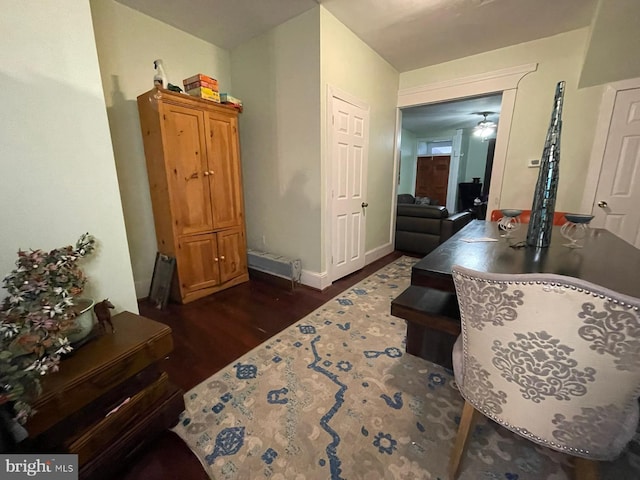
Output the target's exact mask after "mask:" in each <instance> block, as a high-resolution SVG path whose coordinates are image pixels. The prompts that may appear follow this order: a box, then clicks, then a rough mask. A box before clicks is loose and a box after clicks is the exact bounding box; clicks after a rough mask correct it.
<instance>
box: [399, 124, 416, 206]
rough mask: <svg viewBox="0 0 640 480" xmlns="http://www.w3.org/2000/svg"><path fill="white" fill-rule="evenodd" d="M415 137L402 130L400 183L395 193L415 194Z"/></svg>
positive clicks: (409, 132)
mask: <svg viewBox="0 0 640 480" xmlns="http://www.w3.org/2000/svg"><path fill="white" fill-rule="evenodd" d="M416 149H417V143H416V136H415V135H414V134H413V133H412V132H411V131H409V130H407V129H405V128H403V129H402V134H401V136H400V183H399V184H398V191H397V193H410V194H411V195H414V194H415V191H416V183H415V171H416Z"/></svg>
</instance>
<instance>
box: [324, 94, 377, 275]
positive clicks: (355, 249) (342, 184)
mask: <svg viewBox="0 0 640 480" xmlns="http://www.w3.org/2000/svg"><path fill="white" fill-rule="evenodd" d="M331 103H332V126H331V139H332V140H331V164H332V172H331V180H332V188H331V205H332V216H331V218H332V221H331V224H332V225H331V228H332V249H331V252H332V262H331V281H334V280H337V279H338V278H341V277H344V276H345V275H348V274H350V273H352V272H355V271H356V270H359V269H361V268H363V267H364V263H365V251H364V249H365V230H366V218H367V217H366V210H367V206H368V205H367V202H366V193H367V152H368V147H367V146H368V143H369V139H368V132H369V128H368V123H369V112H368V110H366V109H363V108H361V107H359V106H356V105H354V104H352V103H349V102H346V101H345V100H343V99H341V98H338V97H336V96H334V97H333V98H332V102H331Z"/></svg>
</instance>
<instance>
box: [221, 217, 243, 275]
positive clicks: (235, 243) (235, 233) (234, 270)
mask: <svg viewBox="0 0 640 480" xmlns="http://www.w3.org/2000/svg"><path fill="white" fill-rule="evenodd" d="M218 253H219V255H220V262H219V263H220V281H221V282H222V283H224V282H227V281H229V280H231V279H232V278H235V277H237V276H239V275H241V274H243V273H244V272H246V271H247V252H246V248H245V239H244V234H243V232H242V230H241V229H232V230H224V231H222V232H219V233H218Z"/></svg>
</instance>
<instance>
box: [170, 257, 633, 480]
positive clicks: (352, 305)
mask: <svg viewBox="0 0 640 480" xmlns="http://www.w3.org/2000/svg"><path fill="white" fill-rule="evenodd" d="M414 262H415V259H411V258H408V257H402V258H400V259H398V260H396V261H395V262H393V263H391V264H389V265H388V266H386V267H384V268H382V269H381V270H380V271H378V272H377V273H375V274H373V275H371V276H370V277H368V278H367V279H365V280H363V281H362V282H360V283H358V284H357V285H355V286H354V287H353V288H351V289H349V290H347V291H345V292H344V293H343V294H341V295H338V296H337V297H335V298H334V299H332V300H331V301H329V302H327V303H326V304H325V305H323V306H322V307H321V308H319V309H318V310H316V311H315V312H313V313H311V314H310V315H308V316H307V317H305V318H303V319H302V320H300V321H299V322H298V323H296V324H295V325H293V326H291V327H289V328H288V329H286V330H284V331H283V332H282V333H280V334H278V335H276V336H274V337H272V338H271V339H270V340H268V341H267V342H265V343H264V344H262V345H260V346H259V347H257V348H256V349H254V350H252V351H251V352H249V353H248V354H246V355H244V356H243V357H241V358H240V359H238V360H237V361H236V362H234V363H233V364H231V365H229V366H227V367H226V368H225V369H223V370H221V371H220V372H218V373H216V374H215V375H213V376H212V377H211V378H209V379H208V380H206V381H204V382H202V383H201V384H200V385H198V386H197V387H195V388H193V389H192V390H191V391H189V392H187V394H186V395H185V400H186V411H185V412H184V413H183V414H182V416H181V419H180V423H179V424H178V426H177V427H175V429H174V431H175V432H176V433H177V434H178V435H179V436H180V437H181V438H183V439H184V441H185V442H186V443H187V444H188V445H189V447H190V448H191V449H192V450H193V452H194V453H195V454H196V455H197V456H198V458H199V459H200V461H201V463H202V464H203V466H204V467H205V469H206V470H207V472H208V474H209V475H210V476H211V478H214V479H220V480H222V479H247V480H254V479H260V478H268V479H272V480H290V479H291V480H308V479H332V480H337V479H345V480H347V479H349V480H355V479H363V480H380V479H420V480H423V479H433V480H436V479H445V478H447V475H446V471H447V463H448V460H449V452H450V449H451V446H452V444H453V439H454V437H455V434H456V430H457V425H458V422H459V418H460V417H459V415H460V412H461V410H462V403H463V402H462V399H461V397H460V395H459V394H458V392H457V390H456V388H455V383H454V381H453V375H452V372H451V371H449V370H446V369H444V368H442V367H440V366H438V365H434V364H432V363H429V362H427V361H425V360H422V359H420V358H417V357H414V356H412V355H408V354H407V353H405V346H404V337H405V332H406V326H405V323H404V321H403V320H401V319H398V318H394V317H392V316H390V315H389V310H390V302H391V300H392V299H393V298H395V297H396V296H398V295H399V294H400V293H401V292H402V291H403V290H404V289H405V288H406V287H407V286H408V285H409V279H410V274H411V266H412V265H413V263H414ZM569 465H570V464H569V462H568V459H567V458H566V457H565V456H564V455H562V454H559V453H556V452H553V451H551V450H548V449H545V448H543V447H538V446H536V445H534V444H533V443H530V442H529V441H527V440H525V439H522V438H520V437H518V436H516V435H514V434H512V433H511V432H509V431H507V430H506V429H504V428H501V427H498V426H497V425H495V424H494V423H492V422H490V421H488V420H486V419H485V418H482V419H481V420H480V421H479V422H478V424H477V426H476V429H475V431H474V434H473V436H472V439H471V441H470V443H469V446H468V449H467V455H466V457H465V459H464V460H463V463H462V467H461V473H460V476H459V478H460V479H461V480H465V479H466V480H472V479H473V480H478V479H503V480H525V479H532V480H534V479H535V480H542V479H545V480H559V479H567V478H571V474H572V470H571V467H570V466H569ZM601 473H602V477H603V478H605V479H612V480H613V479H616V480H626V479H628V480H631V479H639V478H640V435H639V436H637V437H636V438H635V439H634V441H633V442H632V443H631V444H630V445H629V447H628V449H627V452H625V454H624V455H623V456H622V457H621V458H620V459H619V460H617V461H616V462H613V463H607V464H603V465H602V468H601Z"/></svg>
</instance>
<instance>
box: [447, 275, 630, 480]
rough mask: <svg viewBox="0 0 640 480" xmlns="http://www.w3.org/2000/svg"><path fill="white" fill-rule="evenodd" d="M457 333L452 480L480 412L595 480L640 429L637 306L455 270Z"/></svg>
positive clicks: (572, 289)
mask: <svg viewBox="0 0 640 480" xmlns="http://www.w3.org/2000/svg"><path fill="white" fill-rule="evenodd" d="M453 279H454V283H455V287H456V294H457V297H458V303H459V305H460V318H461V322H462V333H461V334H460V336H459V337H458V339H457V341H456V343H455V346H454V349H453V369H454V374H455V380H456V383H457V385H458V388H459V390H460V394H461V395H462V397H463V398H464V399H465V404H464V408H463V412H462V418H461V420H460V426H459V430H458V434H457V437H456V440H455V443H454V447H453V450H452V454H451V458H450V463H449V475H450V478H456V476H457V472H458V469H459V466H460V462H461V459H462V458H463V455H464V451H465V446H466V444H467V440H468V438H469V433H470V432H471V431H472V430H473V422H474V420H475V417H476V416H477V413H478V412H480V413H482V414H483V415H485V416H487V417H488V418H490V419H491V420H493V421H495V422H497V423H498V424H500V425H502V426H503V427H505V428H507V429H509V430H511V431H512V432H515V433H516V434H518V435H521V436H522V437H525V438H527V439H529V440H530V441H532V442H535V443H537V444H540V445H544V446H546V447H549V448H552V449H554V450H558V451H560V452H564V453H567V454H569V455H571V456H573V457H575V463H574V464H575V475H576V478H578V479H580V480H587V479H596V478H598V464H597V461H599V460H612V459H614V458H615V457H617V456H618V455H619V454H620V453H621V452H622V450H623V449H624V448H625V446H626V445H627V443H628V442H629V441H630V440H631V439H632V437H633V436H634V433H635V431H636V428H637V426H638V417H639V413H638V410H639V409H638V397H639V396H640V299H637V298H632V297H629V296H626V295H622V294H619V293H616V292H613V291H611V290H607V289H605V288H602V287H599V286H597V285H594V284H591V283H588V282H585V281H582V280H579V279H576V278H572V277H566V276H561V275H553V274H533V273H532V274H522V275H511V274H487V273H480V272H476V271H473V270H469V269H466V268H462V267H460V266H454V267H453Z"/></svg>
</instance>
